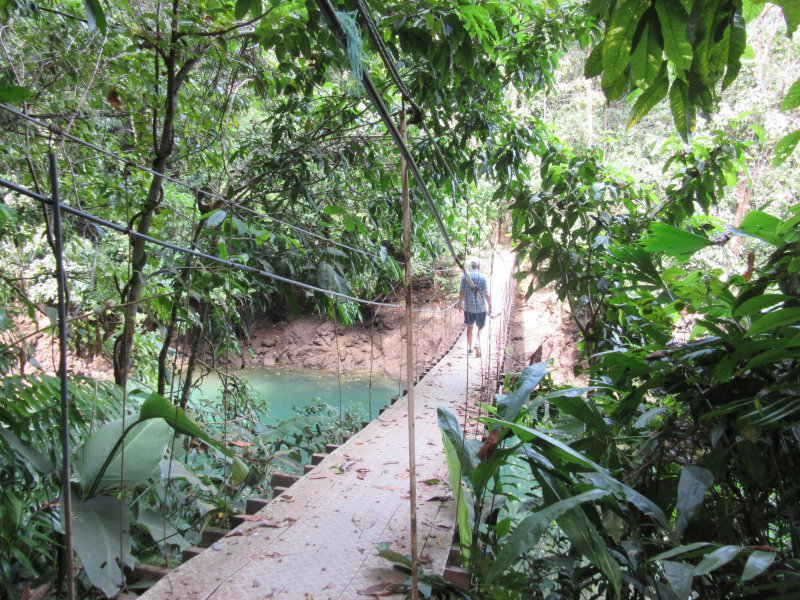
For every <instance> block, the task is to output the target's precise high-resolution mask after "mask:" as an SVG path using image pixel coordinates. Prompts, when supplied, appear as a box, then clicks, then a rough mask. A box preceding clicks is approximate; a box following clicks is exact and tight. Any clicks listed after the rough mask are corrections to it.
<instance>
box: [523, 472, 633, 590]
mask: <svg viewBox="0 0 800 600" xmlns="http://www.w3.org/2000/svg"><path fill="white" fill-rule="evenodd" d="M532 472H533V474H534V477H536V480H537V481H538V482H539V485H540V486H541V488H542V495H543V497H544V498H545V501H546V502H547V503H548V504H549V505H554V504H556V503H557V502H559V501H561V500H566V499H568V498H571V497H572V494H571V493H570V491H569V490H568V489H567V487H566V486H565V485H564V484H563V483H562V482H561V481H560V480H558V479H556V478H555V477H553V476H551V475H550V474H548V473H545V472H543V471H542V470H540V469H532ZM556 521H557V522H558V525H559V527H561V529H562V530H563V531H564V533H565V534H566V535H567V537H568V538H569V540H570V542H572V544H574V546H575V548H576V549H577V550H578V551H579V552H580V553H582V554H583V556H584V557H586V559H587V560H588V561H590V562H591V563H592V564H594V565H595V566H597V567H598V568H599V569H600V571H601V572H602V573H603V575H605V577H606V578H607V579H608V580H609V582H610V583H611V586H612V588H613V590H614V594H615V596H614V597H618V596H619V591H620V589H621V587H622V574H621V572H620V568H619V564H618V563H617V561H616V560H614V558H613V556H611V553H610V552H609V550H608V545H607V544H606V542H605V541H604V540H603V538H602V537H601V536H600V535H599V534H598V533H597V529H596V528H595V526H594V524H593V523H592V521H591V520H590V519H589V518H588V517H587V515H586V513H585V512H584V510H583V508H582V507H580V506H578V507H573V508H572V509H570V510H567V511H566V512H565V513H563V514H561V515H560V516H559V517H558V518H557V519H556Z"/></svg>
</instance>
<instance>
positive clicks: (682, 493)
mask: <svg viewBox="0 0 800 600" xmlns="http://www.w3.org/2000/svg"><path fill="white" fill-rule="evenodd" d="M713 483H714V476H713V475H712V474H711V471H709V470H708V469H704V468H703V467H698V466H696V465H686V466H685V467H683V469H682V470H681V478H680V481H679V482H678V498H677V502H676V505H675V506H676V510H677V512H678V518H677V520H676V521H675V532H676V533H677V534H678V537H681V536H683V532H684V531H685V530H686V526H687V525H688V524H689V521H691V519H692V517H693V516H694V514H695V512H697V509H698V508H699V507H700V506H701V505H702V504H703V499H704V498H705V496H706V492H707V491H708V488H710V487H711V485H712V484H713Z"/></svg>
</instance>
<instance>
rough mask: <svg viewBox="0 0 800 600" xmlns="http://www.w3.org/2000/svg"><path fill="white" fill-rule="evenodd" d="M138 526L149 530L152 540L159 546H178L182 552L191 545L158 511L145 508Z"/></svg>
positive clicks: (137, 522) (141, 512)
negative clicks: (165, 544)
mask: <svg viewBox="0 0 800 600" xmlns="http://www.w3.org/2000/svg"><path fill="white" fill-rule="evenodd" d="M136 524H137V525H139V526H141V527H144V528H145V529H147V531H148V533H149V534H150V535H151V536H152V538H153V539H154V540H155V541H156V542H157V543H159V544H164V543H167V544H176V545H178V546H179V547H180V549H181V550H183V549H184V548H186V547H187V546H188V545H189V542H187V541H186V538H184V537H183V536H182V535H181V534H180V533H178V530H177V529H175V527H174V526H173V525H172V523H170V522H169V521H168V520H167V518H166V517H165V516H164V515H162V514H159V513H157V512H156V511H154V510H152V509H149V508H145V509H143V510H141V511H139V518H138V519H136Z"/></svg>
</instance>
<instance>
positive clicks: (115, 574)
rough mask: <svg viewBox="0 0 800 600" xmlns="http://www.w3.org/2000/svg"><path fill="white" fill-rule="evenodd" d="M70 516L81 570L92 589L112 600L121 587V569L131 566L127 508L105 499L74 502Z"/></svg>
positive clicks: (120, 502) (122, 581) (118, 502)
mask: <svg viewBox="0 0 800 600" xmlns="http://www.w3.org/2000/svg"><path fill="white" fill-rule="evenodd" d="M72 516H73V521H72V526H73V529H72V532H73V544H74V547H75V552H77V553H78V556H79V557H80V559H81V564H82V565H83V569H84V571H85V572H86V575H87V576H88V577H89V581H91V582H92V584H93V585H94V586H95V587H98V588H100V589H101V590H102V591H103V593H104V594H105V595H106V596H107V597H109V598H113V597H114V596H116V595H117V593H118V592H119V590H120V588H121V587H122V584H123V583H124V579H123V574H122V566H123V565H127V566H129V567H131V568H133V565H134V562H133V557H132V556H131V553H130V550H131V537H130V535H129V533H128V508H127V507H126V506H125V503H124V502H122V501H120V500H117V499H116V498H110V497H108V496H98V497H96V498H91V499H90V500H87V501H81V500H78V499H77V498H74V499H73V500H72ZM120 550H122V556H120Z"/></svg>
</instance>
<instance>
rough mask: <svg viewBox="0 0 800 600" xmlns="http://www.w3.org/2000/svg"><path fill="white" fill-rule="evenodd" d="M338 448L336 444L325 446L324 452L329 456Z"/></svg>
mask: <svg viewBox="0 0 800 600" xmlns="http://www.w3.org/2000/svg"><path fill="white" fill-rule="evenodd" d="M338 447H339V446H338V445H337V444H325V452H327V453H328V454H330V453H331V452H333V451H334V450H336V449H337V448H338Z"/></svg>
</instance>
